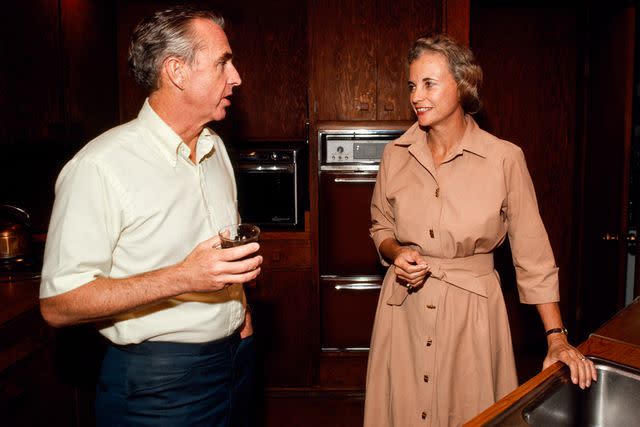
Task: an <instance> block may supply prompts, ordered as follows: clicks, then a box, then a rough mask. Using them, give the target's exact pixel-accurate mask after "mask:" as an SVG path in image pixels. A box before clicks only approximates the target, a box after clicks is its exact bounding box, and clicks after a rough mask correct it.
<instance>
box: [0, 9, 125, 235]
mask: <svg viewBox="0 0 640 427" xmlns="http://www.w3.org/2000/svg"><path fill="white" fill-rule="evenodd" d="M5 12H6V16H8V17H10V19H7V20H6V23H5V25H3V27H2V30H0V31H2V32H3V33H2V34H3V35H4V37H2V41H1V42H0V53H1V54H2V56H3V58H5V61H7V66H5V67H3V68H2V71H0V112H1V113H2V115H1V116H2V118H1V119H0V124H1V125H2V126H0V144H2V145H3V147H4V152H3V156H5V157H6V159H11V161H10V162H5V165H4V167H3V168H2V170H1V171H0V179H1V180H2V182H4V183H8V184H7V185H3V186H1V187H0V202H3V203H10V204H14V205H17V206H19V207H21V208H24V209H26V210H27V211H28V212H29V213H30V214H31V217H32V225H33V228H34V231H35V232H38V233H40V232H44V231H45V230H46V228H47V226H48V223H49V215H50V210H51V206H52V203H53V185H54V182H55V179H56V176H57V174H58V172H59V171H60V169H61V167H62V165H63V164H64V163H65V162H66V161H67V160H68V158H69V157H71V156H72V155H73V153H75V152H76V151H77V150H78V149H79V148H80V147H81V146H82V145H83V144H84V143H86V142H87V141H88V140H89V139H90V138H92V137H94V136H96V135H97V134H98V133H100V132H101V131H103V130H104V129H106V128H108V127H111V126H112V125H113V124H115V123H116V119H117V114H116V111H117V95H116V91H115V88H116V87H117V76H116V68H115V46H114V43H113V35H114V34H115V20H114V14H113V5H112V4H111V2H109V1H92V0H76V1H70V0H58V1H29V2H10V3H7V4H6V5H5ZM5 157H3V158H5Z"/></svg>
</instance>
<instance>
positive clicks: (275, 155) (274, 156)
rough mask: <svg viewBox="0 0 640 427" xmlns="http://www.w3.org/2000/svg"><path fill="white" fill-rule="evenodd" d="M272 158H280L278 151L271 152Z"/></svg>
mask: <svg viewBox="0 0 640 427" xmlns="http://www.w3.org/2000/svg"><path fill="white" fill-rule="evenodd" d="M271 160H278V153H276V152H275V151H274V152H273V153H271Z"/></svg>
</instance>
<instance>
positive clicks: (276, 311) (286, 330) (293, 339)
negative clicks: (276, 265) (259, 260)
mask: <svg viewBox="0 0 640 427" xmlns="http://www.w3.org/2000/svg"><path fill="white" fill-rule="evenodd" d="M312 298H313V296H312V286H311V272H310V270H308V269H306V270H305V269H301V270H275V269H270V270H265V271H263V272H262V274H261V275H260V276H258V279H257V285H256V287H255V288H249V289H247V300H248V301H249V303H250V304H251V309H252V313H253V318H254V321H253V323H254V328H255V334H256V338H257V340H258V349H259V354H258V357H257V359H256V360H258V366H259V378H260V382H261V384H260V387H259V388H262V387H264V386H292V387H303V386H310V385H311V374H312V357H311V356H312V354H313V347H312V345H313V339H314V338H313V335H312V333H310V331H313V330H314V326H313V325H312V322H311V320H312V318H311V313H312V310H311V305H312V304H313V300H312Z"/></svg>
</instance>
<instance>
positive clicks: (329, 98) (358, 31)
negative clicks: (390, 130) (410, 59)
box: [309, 0, 442, 120]
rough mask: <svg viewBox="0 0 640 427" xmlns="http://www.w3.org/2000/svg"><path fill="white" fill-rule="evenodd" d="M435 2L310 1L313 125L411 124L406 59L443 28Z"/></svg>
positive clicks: (432, 0) (434, 0)
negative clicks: (416, 44)
mask: <svg viewBox="0 0 640 427" xmlns="http://www.w3.org/2000/svg"><path fill="white" fill-rule="evenodd" d="M439 10H440V6H439V1H437V0H401V1H398V2H393V4H391V3H390V2H388V1H384V0H378V1H375V2H371V1H366V0H347V1H344V0H331V1H319V0H311V1H309V39H310V43H311V46H310V57H311V62H310V66H311V77H310V79H311V82H310V88H311V89H310V94H311V99H310V108H311V113H310V115H311V117H313V118H314V119H315V120H411V119H412V118H413V112H412V110H411V108H410V104H409V91H408V89H407V70H408V69H407V66H406V55H407V52H408V50H409V48H410V46H411V43H412V42H413V40H414V39H415V38H416V37H417V36H419V35H420V34H424V33H426V32H429V31H434V30H439V29H441V27H442V24H441V22H442V20H441V18H440V12H439Z"/></svg>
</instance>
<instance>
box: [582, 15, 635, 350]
mask: <svg viewBox="0 0 640 427" xmlns="http://www.w3.org/2000/svg"><path fill="white" fill-rule="evenodd" d="M634 9H635V8H633V7H631V6H627V7H620V6H613V5H607V6H600V7H595V6H593V7H592V8H591V9H590V11H589V12H590V13H589V17H588V29H589V32H588V39H587V41H586V55H587V61H588V62H587V63H588V65H589V67H588V69H587V72H586V82H585V105H586V107H585V124H584V132H585V133H584V138H583V142H584V147H583V155H584V168H583V171H582V172H583V173H582V176H581V179H582V190H583V192H582V195H583V197H582V200H581V206H580V212H581V213H582V218H583V223H582V227H581V235H580V242H579V245H578V246H577V247H576V250H577V251H578V254H579V259H580V261H581V262H580V269H579V270H578V272H577V273H578V275H577V276H576V279H577V280H576V284H579V286H578V287H577V290H578V306H577V308H578V312H577V314H578V321H579V327H580V332H581V337H582V338H585V337H586V336H587V335H588V334H589V333H591V332H593V331H594V330H595V329H597V328H598V327H599V326H601V325H602V324H603V323H604V322H605V321H606V320H608V319H609V318H610V317H611V316H613V314H615V313H616V312H617V311H618V310H620V309H621V308H622V307H624V297H625V283H626V261H627V249H628V248H627V240H626V233H627V230H628V226H629V224H628V209H627V207H628V202H629V166H630V154H631V127H632V125H631V123H632V122H631V108H632V93H633V61H634V57H633V56H634V39H635V28H634V27H635V10H634Z"/></svg>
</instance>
